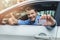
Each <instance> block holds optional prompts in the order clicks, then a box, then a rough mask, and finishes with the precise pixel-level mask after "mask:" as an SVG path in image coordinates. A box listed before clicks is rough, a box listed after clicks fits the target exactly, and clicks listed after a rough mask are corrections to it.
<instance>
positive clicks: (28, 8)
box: [25, 6, 37, 12]
mask: <svg viewBox="0 0 60 40" xmlns="http://www.w3.org/2000/svg"><path fill="white" fill-rule="evenodd" d="M30 10H35V12H37V10H36V9H35V8H34V7H31V6H30V7H26V8H25V11H30Z"/></svg>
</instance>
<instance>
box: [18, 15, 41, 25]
mask: <svg viewBox="0 0 60 40" xmlns="http://www.w3.org/2000/svg"><path fill="white" fill-rule="evenodd" d="M39 19H40V16H39V15H37V16H36V19H35V21H33V22H32V21H30V19H28V20H18V24H19V25H37V24H38V21H39Z"/></svg>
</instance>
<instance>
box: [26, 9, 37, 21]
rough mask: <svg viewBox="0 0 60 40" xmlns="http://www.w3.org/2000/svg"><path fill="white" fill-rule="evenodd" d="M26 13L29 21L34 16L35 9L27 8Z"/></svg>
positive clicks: (33, 18) (32, 19)
mask: <svg viewBox="0 0 60 40" xmlns="http://www.w3.org/2000/svg"><path fill="white" fill-rule="evenodd" d="M27 15H28V18H29V19H30V20H31V21H34V20H35V18H36V15H37V13H36V11H35V10H34V9H32V10H28V11H27Z"/></svg>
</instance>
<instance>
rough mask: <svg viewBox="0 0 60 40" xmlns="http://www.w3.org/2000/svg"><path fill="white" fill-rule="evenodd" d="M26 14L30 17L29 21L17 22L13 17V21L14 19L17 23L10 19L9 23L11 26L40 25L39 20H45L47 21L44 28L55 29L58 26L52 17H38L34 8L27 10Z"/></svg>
mask: <svg viewBox="0 0 60 40" xmlns="http://www.w3.org/2000/svg"><path fill="white" fill-rule="evenodd" d="M26 14H27V16H28V20H16V19H15V18H14V16H13V15H12V19H14V20H15V22H13V21H12V20H11V19H10V20H9V23H10V24H15V23H17V24H19V25H38V22H39V20H40V19H44V20H46V22H45V23H44V24H43V25H44V26H51V27H54V26H55V25H56V21H55V20H54V19H53V17H52V16H50V15H43V16H39V15H37V11H36V10H35V9H34V8H26ZM11 21H12V22H11Z"/></svg>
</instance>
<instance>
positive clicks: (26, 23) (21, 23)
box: [18, 20, 29, 25]
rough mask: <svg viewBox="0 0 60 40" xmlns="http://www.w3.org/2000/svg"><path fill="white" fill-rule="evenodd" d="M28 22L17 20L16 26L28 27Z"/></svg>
mask: <svg viewBox="0 0 60 40" xmlns="http://www.w3.org/2000/svg"><path fill="white" fill-rule="evenodd" d="M28 24H29V21H28V20H18V25H28Z"/></svg>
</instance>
